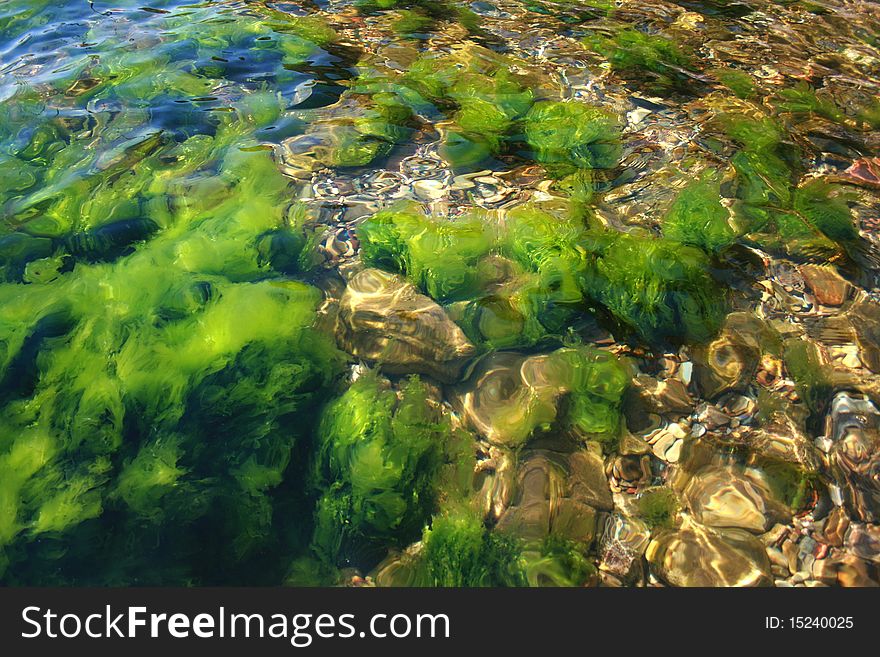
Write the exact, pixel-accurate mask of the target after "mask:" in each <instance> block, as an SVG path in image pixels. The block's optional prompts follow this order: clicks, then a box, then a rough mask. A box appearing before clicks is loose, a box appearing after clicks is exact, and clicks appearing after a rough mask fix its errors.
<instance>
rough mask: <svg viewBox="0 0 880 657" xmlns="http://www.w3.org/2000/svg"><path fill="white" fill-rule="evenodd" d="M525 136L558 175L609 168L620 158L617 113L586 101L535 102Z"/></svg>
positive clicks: (527, 119) (529, 115) (539, 156)
mask: <svg viewBox="0 0 880 657" xmlns="http://www.w3.org/2000/svg"><path fill="white" fill-rule="evenodd" d="M525 137H526V141H527V143H528V145H529V146H530V147H531V149H532V151H533V153H534V157H535V159H536V160H537V161H538V162H541V163H542V164H544V165H545V167H546V168H547V170H548V171H549V172H550V173H551V174H553V175H556V176H558V177H564V176H567V175H570V174H572V173H574V172H575V171H576V170H577V169H609V168H612V167H614V166H615V165H616V164H617V161H618V159H619V158H620V152H621V150H620V126H619V123H618V119H617V117H615V116H614V115H612V114H610V113H609V112H608V111H607V110H604V109H601V108H598V107H593V106H591V105H587V104H585V103H577V102H553V101H543V102H539V103H536V104H535V105H534V106H533V107H532V108H531V109H530V110H529V112H528V114H527V115H526V116H525Z"/></svg>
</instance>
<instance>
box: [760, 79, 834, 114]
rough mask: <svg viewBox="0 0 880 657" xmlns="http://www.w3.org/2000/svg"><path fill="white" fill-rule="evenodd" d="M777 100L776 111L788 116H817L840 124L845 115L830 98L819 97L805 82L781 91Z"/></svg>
mask: <svg viewBox="0 0 880 657" xmlns="http://www.w3.org/2000/svg"><path fill="white" fill-rule="evenodd" d="M777 96H778V97H779V100H778V101H777V102H776V109H777V110H778V111H780V112H788V113H790V114H817V115H819V116H822V117H825V118H826V119H829V120H830V121H834V122H836V123H842V122H844V121H845V119H846V115H844V113H843V112H842V111H841V109H840V108H839V107H838V106H837V105H836V104H835V103H834V101H833V100H831V99H830V98H825V97H820V96H819V95H818V94H817V93H816V90H815V89H813V88H812V87H811V86H810V85H808V84H807V83H806V82H800V83H798V84H796V85H795V86H794V87H790V88H788V89H782V90H780V91H779V93H778V94H777Z"/></svg>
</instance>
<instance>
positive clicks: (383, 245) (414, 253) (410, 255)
mask: <svg viewBox="0 0 880 657" xmlns="http://www.w3.org/2000/svg"><path fill="white" fill-rule="evenodd" d="M358 236H359V238H360V240H361V257H362V259H363V260H364V262H365V263H367V264H369V265H371V266H375V267H380V268H383V269H387V270H390V271H394V272H400V273H402V274H405V275H406V276H407V277H408V278H410V280H412V281H413V282H414V283H415V284H416V285H418V286H419V287H420V288H421V289H422V290H423V291H424V292H425V293H427V294H428V295H430V296H431V297H433V298H434V299H437V300H438V301H441V302H445V301H451V300H456V299H461V298H464V297H468V296H471V295H473V294H476V293H477V291H478V290H479V289H480V283H481V277H480V270H479V268H478V264H479V261H480V259H481V258H482V257H483V256H485V255H486V254H487V253H488V252H489V250H490V248H491V246H492V243H493V237H492V235H491V233H490V231H489V230H488V228H487V227H486V226H485V225H484V224H483V223H482V222H481V221H479V219H478V218H473V219H468V218H465V219H462V220H459V221H455V222H450V221H444V220H439V219H434V218H432V217H429V216H426V215H424V214H422V213H420V212H419V211H418V210H417V209H416V208H414V207H412V206H409V207H407V206H401V207H400V208H399V209H391V210H385V211H382V212H379V213H377V214H376V215H374V216H373V217H371V218H370V219H369V220H368V221H366V222H364V223H363V224H362V225H361V226H360V227H359V228H358Z"/></svg>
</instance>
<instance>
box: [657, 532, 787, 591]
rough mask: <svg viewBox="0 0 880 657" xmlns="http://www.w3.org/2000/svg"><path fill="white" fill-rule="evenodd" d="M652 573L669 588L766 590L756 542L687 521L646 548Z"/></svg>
mask: <svg viewBox="0 0 880 657" xmlns="http://www.w3.org/2000/svg"><path fill="white" fill-rule="evenodd" d="M646 557H647V559H648V562H649V564H650V565H651V569H652V572H654V573H655V574H656V575H657V576H658V577H659V578H660V579H661V580H663V581H664V582H666V583H667V584H669V585H670V586H686V587H691V586H715V587H719V586H724V587H728V586H769V585H771V584H772V582H773V577H772V575H771V572H770V560H769V559H768V557H767V553H766V552H765V550H764V546H763V545H762V544H761V542H760V541H758V539H757V538H755V537H754V536H752V535H751V534H749V533H748V532H745V531H743V530H741V529H730V530H726V531H723V532H722V531H717V530H714V529H711V528H709V527H704V526H703V525H700V524H697V523H696V522H693V521H688V522H686V523H685V525H684V526H682V528H681V529H679V530H677V531H676V530H666V531H664V532H661V533H660V534H659V535H658V536H656V537H655V538H654V539H653V540H652V541H651V543H650V544H649V545H648V549H647V552H646Z"/></svg>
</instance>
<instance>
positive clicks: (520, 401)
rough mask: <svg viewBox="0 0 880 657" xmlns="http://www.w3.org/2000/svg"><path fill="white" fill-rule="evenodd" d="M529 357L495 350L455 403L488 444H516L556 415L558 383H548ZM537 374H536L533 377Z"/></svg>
mask: <svg viewBox="0 0 880 657" xmlns="http://www.w3.org/2000/svg"><path fill="white" fill-rule="evenodd" d="M540 371H541V368H540V367H536V365H535V363H534V362H532V361H531V360H530V359H529V358H528V357H526V356H523V355H521V354H516V353H512V352H497V353H494V354H491V355H490V356H488V357H487V358H485V359H483V360H481V361H480V363H479V364H478V365H477V368H476V370H475V371H474V373H473V374H472V375H471V378H470V380H469V382H468V383H467V384H465V385H464V386H462V387H460V388H459V391H458V395H456V398H455V400H454V401H455V402H457V404H458V406H460V407H461V409H462V412H463V415H464V416H465V418H466V419H467V421H468V422H469V423H470V424H471V425H472V426H473V427H474V428H475V429H476V430H477V431H478V432H479V433H480V434H481V435H482V436H484V437H485V438H486V440H488V441H489V442H490V443H494V444H499V445H512V446H513V445H518V444H520V443H522V442H524V441H525V440H526V439H527V438H528V437H529V435H530V434H531V433H532V431H533V430H534V429H535V428H536V427H539V426H541V425H549V424H550V423H551V422H552V421H553V420H554V419H555V417H556V400H557V398H558V397H559V395H560V394H561V391H560V390H559V388H558V387H557V386H551V385H547V384H546V382H545V380H544V377H542V376H540ZM536 375H537V376H536Z"/></svg>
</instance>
